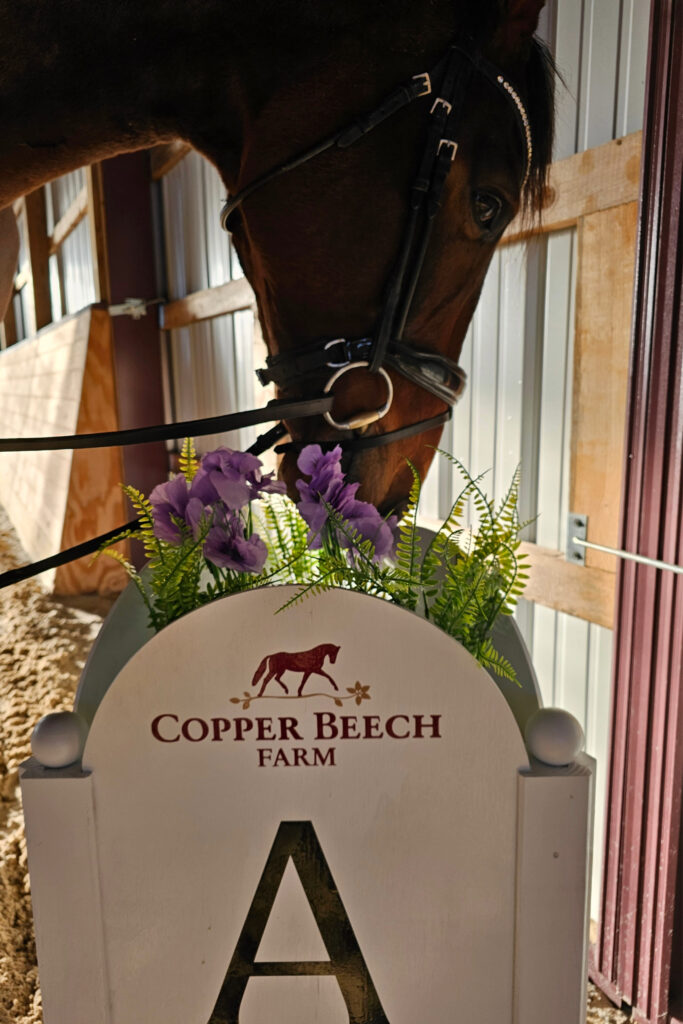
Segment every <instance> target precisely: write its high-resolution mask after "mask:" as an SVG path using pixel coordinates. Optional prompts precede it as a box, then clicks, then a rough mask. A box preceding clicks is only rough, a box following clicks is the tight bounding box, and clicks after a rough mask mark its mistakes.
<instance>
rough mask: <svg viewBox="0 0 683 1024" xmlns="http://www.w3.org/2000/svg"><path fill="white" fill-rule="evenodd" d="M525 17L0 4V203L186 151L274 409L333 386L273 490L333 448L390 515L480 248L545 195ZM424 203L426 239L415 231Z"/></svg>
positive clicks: (414, 5)
mask: <svg viewBox="0 0 683 1024" xmlns="http://www.w3.org/2000/svg"><path fill="white" fill-rule="evenodd" d="M543 3H544V0H370V2H368V0H363V2H361V0H345V2H344V3H341V4H321V3H319V2H317V0H251V2H250V3H248V4H245V3H241V2H237V0H190V2H187V0H183V2H181V0H156V2H155V3H139V2H138V0H119V2H117V3H107V2H106V0H60V3H58V4H56V3H54V2H53V0H32V2H31V3H29V2H28V0H19V2H17V3H12V4H9V3H6V4H3V5H1V6H0V40H2V44H1V45H2V48H3V53H2V60H1V61H0V96H2V100H3V102H2V108H1V109H2V113H1V114H0V140H2V142H1V146H0V211H1V210H2V209H3V208H5V207H7V206H9V205H10V204H11V203H12V202H13V201H14V200H15V199H16V198H17V197H19V196H20V195H22V194H24V193H26V192H27V191H30V190H33V189H35V188H37V187H39V186H41V185H42V184H43V183H45V182H46V181H48V180H50V179H51V178H53V177H55V176H57V175H60V174H63V173H66V172H67V171H70V170H72V169H75V168H77V167H79V166H82V165H84V164H88V163H92V162H94V161H99V160H103V159H105V158H107V157H109V156H113V155H115V154H117V153H121V152H126V151H132V150H136V149H141V148H146V147H151V146H155V145H158V144H162V143H167V142H170V141H171V140H174V139H178V138H179V139H183V140H185V141H186V142H188V143H189V144H191V145H192V146H193V147H194V148H195V149H197V150H198V151H199V152H200V153H201V154H203V155H204V156H205V157H206V158H207V159H208V160H210V161H211V162H212V163H213V164H214V165H215V166H216V168H217V169H218V171H219V173H220V175H221V177H222V180H223V182H224V183H225V186H226V190H227V192H228V195H229V196H230V197H232V198H231V201H230V204H229V209H228V211H227V213H226V216H225V221H226V226H228V227H229V228H230V230H231V232H232V236H233V240H234V243H235V246H236V249H237V253H238V255H239V258H240V261H241V263H242V266H243V268H244V270H245V273H246V276H247V278H248V280H249V282H250V283H251V285H252V288H253V290H254V292H255V295H256V302H257V306H258V312H259V318H260V321H261V325H262V329H263V334H264V337H265V339H266V343H267V345H268V349H269V352H270V353H271V365H270V368H269V371H268V373H269V375H270V377H269V379H270V380H273V381H275V383H276V385H277V388H278V392H279V394H280V395H281V396H282V397H287V398H293V399H296V398H300V397H305V396H310V395H317V394H319V393H320V392H321V389H323V388H327V389H328V390H330V391H331V393H333V395H334V407H333V412H332V413H330V414H326V419H324V420H323V419H322V418H321V417H316V418H315V419H310V420H303V419H302V420H296V419H291V420H287V421H286V427H287V429H288V431H289V434H290V436H291V438H292V442H291V444H290V446H289V448H288V450H287V451H286V454H285V455H284V458H283V460H282V463H281V466H280V475H281V477H282V478H283V479H284V480H285V481H286V482H287V485H288V489H289V491H290V493H291V494H292V496H293V497H296V491H295V489H294V482H295V480H296V478H297V476H298V471H297V468H296V459H297V455H298V450H299V449H300V447H302V446H303V445H304V444H306V443H310V442H313V441H317V442H320V443H322V444H327V445H331V444H334V443H335V442H337V441H338V440H341V441H342V442H343V443H344V444H346V445H347V449H348V450H347V461H346V463H345V465H346V469H347V473H348V476H349V478H350V479H354V480H358V481H360V483H361V490H360V491H359V496H360V497H362V498H364V499H365V500H366V501H371V502H373V503H374V504H376V505H377V506H378V507H379V508H380V510H381V511H382V512H383V513H386V514H388V513H389V512H390V511H391V510H394V511H400V509H401V507H402V506H403V504H404V503H405V500H406V496H407V494H408V492H409V489H410V485H411V482H412V475H411V470H410V467H409V465H408V463H407V459H409V460H410V462H411V463H412V464H413V466H414V467H415V468H416V469H417V471H418V473H419V475H420V476H421V477H422V478H424V476H425V474H426V471H427V468H428V466H429V463H430V461H431V458H432V456H433V453H434V448H435V447H436V446H437V445H438V442H439V438H440V436H441V430H442V424H443V421H444V419H445V415H446V414H447V410H448V405H449V403H451V402H452V401H453V400H454V399H455V398H456V397H457V394H458V393H459V391H460V390H461V389H462V386H463V385H464V374H463V373H462V371H460V370H459V367H458V366H457V359H458V356H459V353H460V350H461V347H462V344H463V340H464V337H465V332H466V329H467V326H468V324H469V321H470V319H471V317H472V315H473V312H474V309H475V306H476V303H477V300H478V298H479V294H480V291H481V287H482V283H483V280H484V276H485V273H486V270H487V267H488V265H489V262H490V259H491V256H492V254H493V250H494V248H495V245H496V243H497V242H498V241H499V239H500V237H501V235H502V233H503V231H504V230H505V227H506V226H507V224H508V223H509V222H510V221H511V220H512V218H513V217H514V216H515V215H516V214H517V212H518V211H519V210H520V208H523V209H526V210H527V211H528V212H529V213H530V215H531V216H534V215H535V214H536V213H537V212H538V211H540V209H541V207H542V204H543V195H544V187H545V181H546V174H547V168H548V165H549V161H550V156H551V148H552V122H553V82H554V71H553V68H552V61H551V60H550V57H549V55H548V53H547V51H546V50H545V48H544V47H543V45H542V44H541V43H540V42H539V41H538V40H537V39H536V38H535V36H534V32H535V30H536V28H537V24H538V18H539V14H540V10H541V8H542V6H543ZM449 76H450V77H449ZM445 83H448V84H447V86H446V84H445ZM446 93H447V95H446ZM406 96H408V99H406ZM404 101H405V102H404ZM349 126H350V128H349ZM440 126H441V127H442V129H443V135H442V136H441V137H439V130H440ZM330 136H332V138H333V139H334V144H333V145H330V146H328V147H327V148H326V149H325V148H321V147H320V145H319V143H320V140H324V139H326V138H328V137H330ZM349 140H351V141H349ZM428 150H429V151H431V152H432V156H431V158H430V159H431V160H432V163H431V164H430V165H429V166H428V167H427V170H426V174H427V179H429V180H428V181H427V186H428V188H427V186H425V184H424V181H423V179H424V177H425V159H426V157H425V154H426V153H427V151H428ZM301 155H303V156H304V157H305V159H299V157H300V156H301ZM421 175H422V177H421ZM437 178H438V179H439V189H440V191H439V194H438V195H437V194H436V183H437ZM441 179H443V180H441ZM421 182H422V184H421ZM255 184H260V187H258V188H256V187H255ZM420 189H422V191H423V193H424V194H423V195H422V194H420ZM430 189H431V191H429V190H430ZM425 196H426V197H427V198H426V199H425ZM235 197H237V201H235ZM420 202H422V205H423V208H426V207H425V203H427V204H428V205H429V203H431V207H432V208H433V209H432V212H431V213H430V215H429V216H430V220H429V231H428V230H427V228H424V229H422V228H420V229H419V231H417V232H416V231H414V230H413V229H412V228H411V224H414V222H413V220H411V218H412V217H413V211H414V209H415V207H416V205H418V204H419V203H420ZM439 208H440V209H439ZM437 209H438V213H437ZM4 225H5V226H4V228H3V221H2V217H1V216H0V240H1V239H2V237H4V238H5V239H6V240H7V242H6V244H7V245H8V246H9V245H12V244H14V241H13V240H12V238H11V237H10V236H11V227H10V226H9V225H8V222H7V220H5V222H4ZM411 230H412V231H413V235H414V237H413V238H412V240H410V239H408V236H409V235H410V233H411ZM3 231H4V232H5V234H4V235H3ZM430 232H431V234H430ZM409 241H410V244H408V243H409ZM0 272H1V271H0ZM397 282H398V283H397ZM401 289H402V290H401ZM1 296H2V287H0V297H1ZM387 310H388V312H387ZM380 336H381V341H380V340H378V339H379V338H380ZM314 352H315V353H318V354H317V355H316V356H315V358H313V357H312V354H313V353H314ZM321 352H322V353H323V356H320V353H321ZM309 356H310V357H311V359H312V362H311V363H310V365H309V362H308V361H309ZM302 363H303V364H306V365H307V367H308V368H307V369H306V370H305V372H304V371H303V370H302V371H301V372H299V371H298V370H297V369H296V367H297V366H299V365H300V364H302ZM331 371H332V372H331ZM392 396H393V398H392ZM378 417H381V418H378ZM405 435H410V436H405ZM384 442H387V443H384ZM375 445H382V446H381V447H376V446H375ZM284 447H285V448H287V446H284Z"/></svg>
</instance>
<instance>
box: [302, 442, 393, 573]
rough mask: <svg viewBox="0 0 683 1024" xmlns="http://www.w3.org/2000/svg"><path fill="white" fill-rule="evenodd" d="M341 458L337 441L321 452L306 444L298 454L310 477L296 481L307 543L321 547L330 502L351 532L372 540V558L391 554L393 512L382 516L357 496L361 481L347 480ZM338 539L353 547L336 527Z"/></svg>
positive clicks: (303, 468) (342, 543)
mask: <svg viewBox="0 0 683 1024" xmlns="http://www.w3.org/2000/svg"><path fill="white" fill-rule="evenodd" d="M341 458H342V450H341V447H340V446H339V445H337V446H336V447H335V448H333V449H332V451H329V452H323V451H322V449H321V447H320V445H319V444H309V445H307V446H306V447H305V448H304V449H303V450H302V452H301V454H300V455H299V459H298V461H297V466H298V468H299V469H300V470H301V472H302V473H306V474H307V475H308V476H310V478H311V479H310V481H309V482H308V483H306V482H305V481H304V480H297V482H296V486H297V490H298V491H299V494H300V495H301V500H300V502H299V512H300V514H301V516H302V518H303V519H304V520H305V522H307V523H308V525H309V527H310V531H309V534H308V543H309V546H310V547H311V548H313V549H315V548H320V547H322V544H323V534H324V530H325V524H326V523H327V520H328V518H329V513H328V508H327V506H329V507H330V508H332V509H334V511H335V512H337V513H338V514H339V515H340V516H341V517H342V519H344V520H345V521H346V522H347V523H348V525H349V527H350V528H351V530H352V531H353V532H354V533H357V534H359V535H360V536H361V538H362V539H363V540H370V541H372V543H373V545H374V548H375V559H377V560H379V559H380V558H383V557H385V556H387V555H389V556H390V555H393V553H394V548H395V545H396V536H395V528H396V523H397V518H396V516H391V517H390V518H389V519H387V520H384V519H383V518H382V516H381V515H380V513H379V511H378V509H377V508H376V507H375V506H374V505H372V504H370V502H368V501H359V500H358V499H357V498H356V491H357V490H358V488H359V487H360V484H358V483H352V484H347V483H346V478H345V476H344V474H343V473H342V468H341ZM337 539H338V541H339V544H340V545H341V546H342V547H346V548H347V547H352V542H351V541H350V540H349V538H348V536H346V534H345V533H344V531H342V530H337Z"/></svg>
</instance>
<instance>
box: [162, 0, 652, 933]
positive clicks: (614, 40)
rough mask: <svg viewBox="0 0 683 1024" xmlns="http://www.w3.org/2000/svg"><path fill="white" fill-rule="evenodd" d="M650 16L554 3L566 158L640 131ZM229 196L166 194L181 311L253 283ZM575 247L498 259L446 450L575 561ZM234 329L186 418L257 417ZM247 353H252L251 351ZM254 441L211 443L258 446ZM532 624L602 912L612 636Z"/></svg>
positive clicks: (174, 188) (184, 379) (171, 270)
mask: <svg viewBox="0 0 683 1024" xmlns="http://www.w3.org/2000/svg"><path fill="white" fill-rule="evenodd" d="M648 7H649V4H646V3H643V0H549V2H548V4H547V5H546V7H545V9H544V11H543V14H542V16H541V24H540V34H541V36H542V37H543V38H545V39H546V40H547V42H548V43H549V45H550V48H551V50H552V52H553V53H554V55H555V59H556V61H557V64H558V66H559V69H560V71H561V73H562V76H563V78H564V81H565V83H566V88H563V87H562V86H560V88H559V95H558V100H559V109H558V123H557V145H556V158H557V159H562V158H563V157H566V156H569V155H571V154H572V153H575V152H578V151H581V150H583V149H587V148H590V147H593V146H596V145H600V144H601V143H604V142H607V141H609V140H610V139H613V138H618V137H620V136H622V135H625V134H627V133H629V132H632V131H636V130H637V129H639V128H640V127H641V126H642V110H643V102H644V78H645V61H646V51H647V26H648V15H649V12H648ZM223 196H224V188H223V186H222V185H221V183H220V181H219V179H218V176H217V175H216V173H215V172H214V171H213V169H212V168H211V167H210V166H209V165H207V164H205V163H203V162H202V161H201V160H200V159H199V158H198V157H197V156H196V155H194V154H192V155H190V156H189V157H187V158H186V159H185V160H184V161H183V162H182V163H181V164H180V165H179V166H178V167H177V168H176V169H175V170H173V171H172V172H171V173H170V174H169V175H167V177H166V178H165V179H164V182H163V207H164V217H165V232H166V253H167V266H168V286H169V295H170V296H171V297H177V296H181V295H184V294H186V293H187V292H190V291H194V290H196V289H199V288H205V287H208V286H210V285H215V284H220V283H222V282H224V281H226V280H228V279H230V278H231V277H235V276H238V275H240V274H241V270H240V269H239V267H238V265H237V263H236V260H235V258H234V254H233V253H232V252H231V249H230V246H229V243H228V240H227V239H226V238H225V236H224V235H223V234H222V233H221V231H220V228H219V227H218V214H219V210H220V205H221V200H222V198H223ZM575 259H576V254H575V238H574V232H573V231H569V230H568V231H563V232H558V233H556V234H553V235H552V236H550V237H548V238H544V239H539V240H537V241H534V242H533V243H531V244H530V245H528V246H527V245H521V244H513V245H509V246H506V247H505V248H503V249H501V250H499V252H498V253H497V254H496V255H495V257H494V259H493V263H492V265H491V269H490V271H489V274H488V277H487V279H486V283H485V286H484V290H483V294H482V298H481V301H480V303H479V307H478V309H477V312H476V314H475V317H474V320H473V323H472V325H471V327H470V330H469V332H468V336H467V341H466V344H465V347H464V350H463V354H462V358H461V362H462V364H463V366H464V368H465V369H466V371H467V373H468V377H469V384H468V388H467V391H466V393H465V395H464V397H463V399H462V400H461V402H460V404H459V405H458V407H457V409H456V411H455V416H454V419H453V422H452V424H451V425H450V426H449V427H448V428H447V430H446V432H445V434H444V439H443V446H444V447H445V448H447V449H448V450H450V451H452V452H453V453H454V454H456V455H457V456H458V457H459V458H460V459H461V460H462V462H463V463H464V464H465V465H466V466H468V467H469V469H470V470H471V472H472V473H478V472H481V471H482V470H486V469H489V470H490V471H491V472H490V475H489V477H488V490H489V493H490V494H492V495H493V496H494V497H500V496H501V495H502V493H504V490H505V489H506V488H507V485H508V484H509V481H510V478H511V477H512V474H513V472H514V469H515V467H516V466H517V464H518V463H520V462H521V463H522V492H521V512H522V516H523V518H531V517H533V516H535V515H537V516H538V519H537V520H536V522H535V523H534V524H533V525H532V526H531V527H530V528H529V529H528V531H527V536H528V539H530V540H535V541H536V542H537V543H538V544H540V545H542V546H544V547H549V548H556V549H560V550H563V549H564V547H565V536H564V532H565V524H566V519H567V513H568V512H569V508H568V491H569V439H570V438H569V434H570V426H571V402H572V396H571V385H572V365H573V362H572V360H573V353H572V348H573V335H574V329H573V324H574V293H575V277H576V272H575V269H576V268H575ZM249 316H250V314H237V315H236V316H235V317H223V318H221V319H220V320H214V321H209V322H207V323H204V324H199V325H196V326H193V327H191V328H186V329H183V330H179V331H174V332H172V337H171V339H170V365H171V369H172V375H171V379H172V384H171V388H170V403H171V408H172V412H173V415H174V416H175V418H182V419H184V418H190V417H195V416H200V415H213V414H216V413H219V412H229V411H232V410H235V409H237V408H247V407H249V406H251V405H253V403H254V400H255V393H254V392H255V388H254V382H253V378H252V374H251V370H252V366H253V349H252V346H250V345H249V343H248V337H249V325H248V323H247V322H245V321H244V319H243V320H242V323H241V326H238V325H239V324H240V318H244V317H249ZM242 342H245V344H244V345H243V344H242ZM251 436H252V435H251V434H248V435H246V434H245V436H244V437H228V438H225V437H224V438H221V439H218V438H207V439H206V441H205V445H206V446H207V447H210V446H211V445H213V444H215V443H219V441H222V442H224V443H229V444H233V445H245V444H248V443H249V441H250V440H251ZM453 485H454V480H453V475H452V473H451V472H450V470H449V469H448V468H446V467H445V466H444V465H443V464H439V463H437V464H436V465H435V467H434V471H433V472H432V473H430V475H429V478H428V480H427V481H426V483H425V487H424V499H423V512H424V513H425V515H427V516H430V517H435V516H439V515H441V516H443V515H445V514H446V513H447V511H448V509H449V507H450V501H451V498H452V494H453ZM518 619H519V622H520V625H521V627H522V629H523V632H524V633H525V635H526V638H527V642H528V644H529V647H530V649H531V652H532V656H533V659H534V664H535V665H536V668H537V672H538V676H539V681H540V684H541V689H542V692H543V696H544V701H545V703H546V704H549V705H558V706H560V707H564V708H566V709H568V710H569V711H571V712H572V713H573V714H575V715H576V717H577V718H578V719H579V720H580V721H581V722H582V724H583V725H584V728H585V730H586V735H587V749H588V751H589V753H591V754H592V755H594V756H595V757H596V758H597V759H598V763H599V768H598V778H597V790H596V793H597V803H598V813H597V815H596V835H595V850H596V851H598V853H597V855H596V858H595V872H594V874H595V880H594V897H593V907H594V914H595V913H596V907H597V903H596V900H597V892H598V887H597V886H598V881H599V878H598V873H599V868H600V853H599V851H601V849H602V835H603V814H602V806H603V800H604V796H603V794H604V786H605V762H606V753H607V739H608V730H609V682H610V662H611V654H612V635H611V631H609V630H606V629H603V628H601V627H599V626H595V625H591V624H589V623H587V622H584V621H582V620H579V619H576V618H573V617H571V616H568V615H564V614H562V613H557V612H554V611H551V610H550V609H547V608H543V607H541V606H540V605H536V606H531V605H529V604H528V603H525V602H522V604H521V606H520V609H519V612H518Z"/></svg>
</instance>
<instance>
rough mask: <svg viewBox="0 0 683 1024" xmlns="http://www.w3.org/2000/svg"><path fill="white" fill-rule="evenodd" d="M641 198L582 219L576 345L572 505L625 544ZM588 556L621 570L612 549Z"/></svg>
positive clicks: (612, 540)
mask: <svg viewBox="0 0 683 1024" xmlns="http://www.w3.org/2000/svg"><path fill="white" fill-rule="evenodd" d="M636 229H637V204H636V203H628V204H626V205H625V206H619V207H615V208H614V209H612V210H603V211H601V212H599V213H595V214H592V215H591V216H589V217H585V218H583V219H582V221H581V224H580V226H579V262H578V267H579V269H578V281H577V300H576V337H575V346H574V389H573V417H572V418H573V423H572V455H571V481H570V511H571V512H578V513H582V514H584V515H587V516H588V540H589V541H593V542H595V543H598V544H607V545H610V546H612V547H618V529H619V505H620V500H621V481H622V461H623V445H624V424H625V416H626V388H627V380H628V367H629V348H630V333H631V302H632V293H633V273H634V262H635V244H636ZM586 564H587V565H589V566H594V567H599V568H602V569H607V570H610V571H614V570H615V559H614V556H612V555H605V554H602V553H599V552H594V551H590V550H589V551H588V553H587V556H586Z"/></svg>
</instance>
